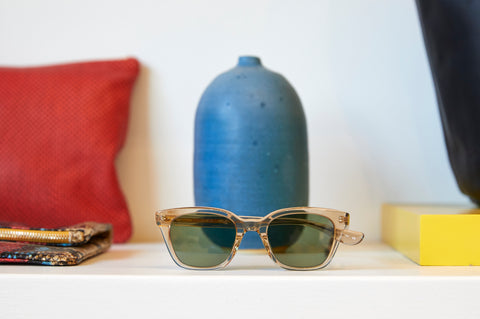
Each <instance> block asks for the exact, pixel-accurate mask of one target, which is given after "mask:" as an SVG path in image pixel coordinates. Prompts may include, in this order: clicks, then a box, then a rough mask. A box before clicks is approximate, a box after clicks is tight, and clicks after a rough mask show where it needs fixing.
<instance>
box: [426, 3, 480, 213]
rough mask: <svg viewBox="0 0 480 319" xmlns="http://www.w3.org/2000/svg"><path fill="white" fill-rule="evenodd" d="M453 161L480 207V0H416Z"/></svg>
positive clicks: (459, 181) (465, 189) (465, 188)
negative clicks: (479, 0)
mask: <svg viewBox="0 0 480 319" xmlns="http://www.w3.org/2000/svg"><path fill="white" fill-rule="evenodd" d="M417 8H418V12H419V17H420V22H421V26H422V30H423V36H424V40H425V46H426V49H427V53H428V57H429V61H430V66H431V69H432V74H433V80H434V83H435V88H436V93H437V101H438V107H439V110H440V116H441V119H442V125H443V131H444V136H445V142H446V145H447V150H448V156H449V159H450V164H451V166H452V169H453V173H454V174H455V178H456V180H457V184H458V186H459V188H460V190H461V191H462V192H463V193H464V194H466V195H467V196H469V197H470V199H471V200H472V201H473V202H474V203H475V204H476V205H477V206H480V88H479V84H480V81H479V79H480V37H479V35H480V19H479V17H480V2H478V1H462V0H417Z"/></svg>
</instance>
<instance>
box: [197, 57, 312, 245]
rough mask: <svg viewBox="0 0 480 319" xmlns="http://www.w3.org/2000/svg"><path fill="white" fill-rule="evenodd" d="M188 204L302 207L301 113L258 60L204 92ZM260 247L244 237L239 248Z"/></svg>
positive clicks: (245, 209)
mask: <svg viewBox="0 0 480 319" xmlns="http://www.w3.org/2000/svg"><path fill="white" fill-rule="evenodd" d="M194 176H195V177H194V186H195V204H196V205H197V206H211V207H219V208H224V209H227V210H230V211H232V212H234V213H236V214H238V215H249V216H264V215H266V214H267V213H269V212H271V211H274V210H276V209H279V208H284V207H292V206H307V205H308V147H307V131H306V124H305V115H304V112H303V109H302V104H301V102H300V99H299V98H298V95H297V93H296V92H295V90H294V89H293V87H292V86H291V85H290V84H289V83H288V81H287V80H286V79H285V78H284V77H283V76H282V75H280V74H278V73H275V72H272V71H270V70H268V69H266V68H264V67H263V66H262V64H261V61H260V59H259V58H257V57H252V56H242V57H240V58H239V60H238V65H237V66H236V67H234V68H233V69H231V70H229V71H227V72H225V73H222V74H220V75H219V76H218V77H217V78H215V79H214V80H213V82H212V83H211V84H210V85H209V86H208V87H207V89H206V90H205V92H204V93H203V95H202V97H201V100H200V103H199V105H198V108H197V113H196V117H195V155H194ZM261 247H263V245H262V243H261V240H260V238H259V236H258V235H256V234H254V233H247V235H246V236H245V237H244V239H243V241H242V245H241V246H240V248H261Z"/></svg>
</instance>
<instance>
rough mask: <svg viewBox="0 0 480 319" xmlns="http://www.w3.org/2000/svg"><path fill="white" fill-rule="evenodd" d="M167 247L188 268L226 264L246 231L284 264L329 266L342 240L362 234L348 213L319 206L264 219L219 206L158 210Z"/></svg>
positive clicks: (289, 266)
mask: <svg viewBox="0 0 480 319" xmlns="http://www.w3.org/2000/svg"><path fill="white" fill-rule="evenodd" d="M155 219H156V223H157V225H158V226H159V227H160V229H161V231H162V235H163V238H164V240H165V242H166V244H167V248H168V251H169V252H170V255H171V256H172V258H173V260H174V261H175V263H176V264H177V265H179V266H180V267H183V268H187V269H218V268H223V267H225V266H227V265H228V264H229V263H230V261H231V260H232V258H233V256H235V253H236V252H237V249H238V247H239V246H240V242H241V241H242V238H243V235H244V234H245V233H246V232H247V231H256V232H257V233H258V234H259V235H260V238H261V239H262V242H263V245H264V246H265V249H266V250H267V253H268V255H269V256H270V257H271V258H272V259H273V261H274V262H276V263H277V264H279V265H280V266H281V267H283V268H286V269H293V270H314V269H319V268H323V267H325V266H327V265H328V264H329V263H330V261H331V260H332V258H333V255H334V254H335V251H336V250H337V247H338V245H339V243H344V244H347V245H356V244H358V243H360V242H361V241H362V239H363V237H364V235H363V233H360V232H356V231H352V230H348V229H347V228H348V224H349V222H350V217H349V214H348V213H345V212H341V211H338V210H333V209H326V208H315V207H292V208H284V209H280V210H276V211H274V212H272V213H270V214H268V215H267V216H265V217H254V216H237V215H235V214H234V213H232V212H229V211H227V210H224V209H220V208H212V207H185V208H172V209H165V210H160V211H158V212H156V213H155Z"/></svg>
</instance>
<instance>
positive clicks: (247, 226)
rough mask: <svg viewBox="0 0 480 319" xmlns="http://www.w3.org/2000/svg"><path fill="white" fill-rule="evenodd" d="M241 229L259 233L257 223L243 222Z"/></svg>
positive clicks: (258, 224)
mask: <svg viewBox="0 0 480 319" xmlns="http://www.w3.org/2000/svg"><path fill="white" fill-rule="evenodd" d="M243 227H244V229H245V231H254V232H259V231H260V223H259V222H258V221H245V222H244V223H243Z"/></svg>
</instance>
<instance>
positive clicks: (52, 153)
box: [0, 59, 139, 242]
mask: <svg viewBox="0 0 480 319" xmlns="http://www.w3.org/2000/svg"><path fill="white" fill-rule="evenodd" d="M138 71H139V63H138V61H137V60H135V59H126V60H115V61H99V62H86V63H74V64H65V65H56V66H45V67H31V68H9V67H7V68H5V67H0V221H9V222H21V223H24V224H26V225H28V226H31V227H47V228H55V227H62V226H68V225H73V224H76V223H81V222H85V221H97V222H104V223H111V224H113V229H114V241H115V242H125V241H126V240H128V238H130V235H131V228H132V227H131V220H130V216H129V212H128V209H127V204H126V202H125V198H124V196H123V194H122V192H121V190H120V187H119V184H118V180H117V175H116V171H115V166H114V160H115V157H116V154H117V153H118V151H119V150H120V148H121V147H122V145H123V143H124V140H125V135H126V128H127V120H128V114H129V104H130V96H131V92H132V88H133V85H134V82H135V79H136V77H137V75H138Z"/></svg>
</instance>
